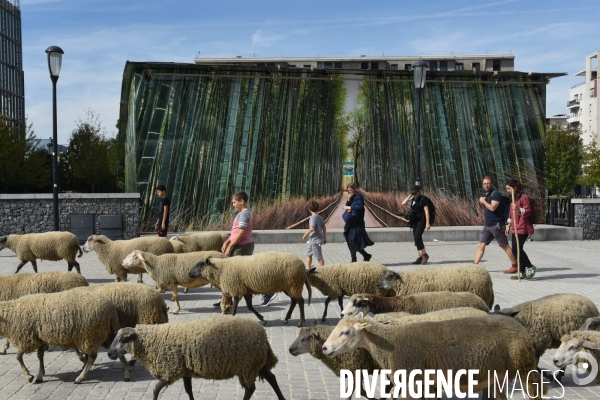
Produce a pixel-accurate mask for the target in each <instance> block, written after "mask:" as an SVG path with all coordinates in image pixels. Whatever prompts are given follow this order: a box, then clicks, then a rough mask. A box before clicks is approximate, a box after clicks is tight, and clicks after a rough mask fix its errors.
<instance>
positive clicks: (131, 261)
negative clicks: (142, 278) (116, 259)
mask: <svg viewBox="0 0 600 400" xmlns="http://www.w3.org/2000/svg"><path fill="white" fill-rule="evenodd" d="M145 262H146V259H145V258H144V256H143V255H142V252H141V251H139V250H134V251H132V252H131V253H129V254H127V257H125V258H124V259H123V261H122V262H121V265H122V266H123V268H125V269H129V268H132V267H137V268H143V269H146V265H145Z"/></svg>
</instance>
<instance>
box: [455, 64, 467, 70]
mask: <svg viewBox="0 0 600 400" xmlns="http://www.w3.org/2000/svg"><path fill="white" fill-rule="evenodd" d="M464 68H465V66H464V64H463V63H456V68H454V69H455V70H457V71H462V70H463V69H464Z"/></svg>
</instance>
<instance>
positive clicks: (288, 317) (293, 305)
mask: <svg viewBox="0 0 600 400" xmlns="http://www.w3.org/2000/svg"><path fill="white" fill-rule="evenodd" d="M290 298H291V299H292V302H291V303H290V308H289V309H288V312H287V314H286V315H285V319H284V320H283V323H284V325H287V323H288V321H289V319H290V317H291V316H292V312H293V311H294V308H296V304H297V303H298V300H296V299H295V298H293V297H290Z"/></svg>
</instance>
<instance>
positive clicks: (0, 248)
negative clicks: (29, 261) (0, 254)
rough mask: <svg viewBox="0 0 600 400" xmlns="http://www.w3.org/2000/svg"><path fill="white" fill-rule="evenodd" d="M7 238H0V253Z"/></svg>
mask: <svg viewBox="0 0 600 400" xmlns="http://www.w3.org/2000/svg"><path fill="white" fill-rule="evenodd" d="M7 241H8V236H0V251H1V250H2V249H4V248H5V247H6V242H7Z"/></svg>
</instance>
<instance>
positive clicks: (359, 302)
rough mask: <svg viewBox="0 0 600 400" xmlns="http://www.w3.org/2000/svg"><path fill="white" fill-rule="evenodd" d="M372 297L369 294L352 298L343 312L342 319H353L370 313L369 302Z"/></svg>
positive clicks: (356, 295)
mask: <svg viewBox="0 0 600 400" xmlns="http://www.w3.org/2000/svg"><path fill="white" fill-rule="evenodd" d="M370 298H371V295H368V294H354V295H352V297H350V301H349V302H348V304H347V305H346V307H345V308H344V309H343V310H342V315H341V316H342V318H348V317H352V316H354V315H358V314H360V313H363V315H364V314H365V313H368V312H369V311H370V307H369V300H370Z"/></svg>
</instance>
